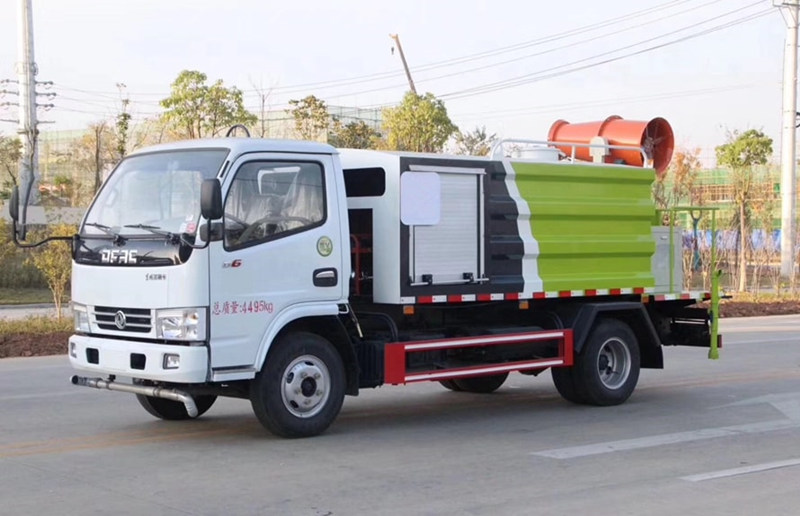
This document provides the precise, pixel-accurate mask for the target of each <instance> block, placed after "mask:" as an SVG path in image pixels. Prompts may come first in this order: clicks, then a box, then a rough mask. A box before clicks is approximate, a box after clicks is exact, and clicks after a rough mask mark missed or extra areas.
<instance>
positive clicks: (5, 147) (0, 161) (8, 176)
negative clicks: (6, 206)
mask: <svg viewBox="0 0 800 516" xmlns="http://www.w3.org/2000/svg"><path fill="white" fill-rule="evenodd" d="M21 157H22V143H21V142H20V141H19V139H17V138H9V137H7V136H0V176H2V181H1V182H0V198H3V199H8V198H9V197H10V196H11V189H12V188H13V187H15V186H17V185H18V184H19V183H18V178H19V160H20V158H21Z"/></svg>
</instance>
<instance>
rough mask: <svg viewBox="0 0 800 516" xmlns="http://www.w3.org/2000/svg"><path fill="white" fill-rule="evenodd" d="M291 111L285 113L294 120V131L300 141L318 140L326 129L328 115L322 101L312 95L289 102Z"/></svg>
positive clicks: (328, 119)
mask: <svg viewBox="0 0 800 516" xmlns="http://www.w3.org/2000/svg"><path fill="white" fill-rule="evenodd" d="M289 105H290V106H292V108H291V109H288V110H286V112H287V113H288V114H290V115H292V118H294V129H295V131H296V132H297V134H298V136H300V138H301V139H302V140H319V139H320V133H321V132H323V131H324V130H325V129H327V128H328V125H329V124H330V115H329V113H328V106H327V105H326V104H325V101H324V100H321V99H318V98H317V97H315V96H314V95H309V96H307V97H305V98H304V99H300V100H290V101H289Z"/></svg>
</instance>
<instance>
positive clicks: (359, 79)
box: [61, 0, 721, 100]
mask: <svg viewBox="0 0 800 516" xmlns="http://www.w3.org/2000/svg"><path fill="white" fill-rule="evenodd" d="M690 1H694V0H671V1H668V2H664V3H662V4H659V5H656V6H653V7H648V8H646V9H641V10H639V11H634V12H632V13H628V14H625V15H621V16H617V17H614V18H610V19H607V20H604V21H602V22H599V23H595V24H589V25H584V26H581V27H577V28H575V29H570V30H567V31H563V32H560V33H556V34H554V35H551V36H544V37H541V38H537V39H533V40H529V41H524V42H521V43H516V44H513V45H508V46H504V47H499V48H496V49H492V50H486V51H483V52H478V53H475V54H469V55H466V56H461V57H457V58H452V59H446V60H442V61H436V62H432V63H428V64H424V65H421V66H418V67H414V68H412V71H413V72H414V73H417V72H420V73H422V72H425V71H429V70H431V69H437V68H442V67H448V66H453V65H456V64H461V63H464V62H469V61H474V60H477V59H483V58H486V57H492V56H495V55H499V54H502V53H507V52H513V51H517V50H520V49H523V48H529V47H532V46H538V45H542V44H545V43H550V42H553V41H558V40H561V39H564V38H568V37H571V36H573V35H576V34H581V33H585V32H591V31H595V30H599V29H601V28H605V27H608V26H611V25H614V24H617V23H619V22H623V21H629V20H631V19H635V18H639V17H643V16H647V15H649V14H653V13H660V14H662V18H663V17H664V16H663V11H664V9H667V8H670V7H674V6H677V5H681V4H685V3H688V2H690ZM718 1H721V0H714V1H712V2H709V3H708V4H711V3H716V2H718ZM708 4H704V5H703V6H705V5H708ZM703 6H699V7H703ZM689 10H694V8H693V9H689ZM669 16H671V15H668V16H667V17H669ZM647 23H649V22H647ZM402 75H403V73H401V72H395V71H392V72H381V73H374V74H366V75H362V76H356V77H349V78H343V79H332V80H328V81H319V82H309V83H300V84H294V85H287V86H275V87H274V88H272V89H273V90H274V91H276V92H277V91H278V90H281V92H282V93H287V94H288V93H292V92H294V90H304V89H308V88H312V87H319V88H320V89H322V87H332V86H334V85H335V86H337V87H338V86H352V85H353V84H360V83H364V82H372V81H375V80H383V79H387V78H395V77H401V76H402ZM61 88H62V89H65V90H68V91H73V92H79V93H87V94H96V95H106V96H110V95H115V92H109V91H96V90H86V89H80V88H71V87H67V86H61ZM287 90H289V91H287ZM241 91H242V92H243V93H254V92H256V90H252V89H251V90H241ZM168 94H169V93H154V92H141V93H131V95H136V96H166V95H168ZM109 98H113V99H115V100H116V99H117V97H116V96H114V97H109Z"/></svg>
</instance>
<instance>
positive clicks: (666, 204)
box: [653, 149, 705, 224]
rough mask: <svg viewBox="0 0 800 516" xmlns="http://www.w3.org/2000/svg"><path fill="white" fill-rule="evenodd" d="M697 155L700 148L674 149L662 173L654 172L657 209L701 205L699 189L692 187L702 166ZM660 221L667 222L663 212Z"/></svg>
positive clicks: (654, 195) (654, 198) (654, 192)
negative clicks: (667, 165)
mask: <svg viewBox="0 0 800 516" xmlns="http://www.w3.org/2000/svg"><path fill="white" fill-rule="evenodd" d="M699 156H700V149H692V150H687V149H679V150H676V151H675V154H673V156H672V161H671V162H670V164H669V168H667V170H665V171H664V173H663V174H656V178H655V181H654V182H653V200H654V202H655V205H656V208H657V209H660V210H663V209H666V208H673V207H676V206H687V205H689V206H702V205H703V199H701V198H700V195H699V191H698V190H697V189H695V188H694V185H695V182H696V181H697V176H698V173H699V172H700V169H702V168H703V166H702V164H701V163H700V157H699ZM704 215H705V214H704ZM662 222H663V223H665V224H667V223H668V222H669V220H668V215H666V214H665V216H664V220H663V221H662Z"/></svg>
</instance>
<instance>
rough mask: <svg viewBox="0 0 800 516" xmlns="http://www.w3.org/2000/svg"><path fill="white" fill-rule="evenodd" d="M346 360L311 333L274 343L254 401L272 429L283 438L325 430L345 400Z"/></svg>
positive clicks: (257, 381)
mask: <svg viewBox="0 0 800 516" xmlns="http://www.w3.org/2000/svg"><path fill="white" fill-rule="evenodd" d="M345 381H346V378H345V372H344V364H343V363H342V359H341V357H340V356H339V353H338V352H337V351H336V350H335V349H334V347H333V346H332V345H331V343H330V342H328V341H327V340H325V339H324V338H322V337H320V336H319V335H316V334H313V333H307V332H296V333H290V334H288V335H285V336H284V337H281V338H280V339H278V340H277V341H276V342H275V343H273V349H271V350H270V352H269V354H268V355H267V360H266V363H265V364H264V367H263V368H262V369H261V372H259V373H258V374H257V375H256V377H255V379H254V380H253V383H252V384H251V388H250V403H251V404H252V406H253V412H254V413H255V415H256V417H257V418H258V420H259V421H260V422H261V424H262V425H264V427H265V428H267V430H269V431H270V432H272V433H273V434H275V435H278V436H281V437H311V436H314V435H318V434H320V433H322V432H324V431H325V430H326V429H327V428H328V427H329V426H330V425H331V423H333V420H334V419H336V416H337V415H338V414H339V410H341V408H342V403H343V402H344V391H345Z"/></svg>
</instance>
